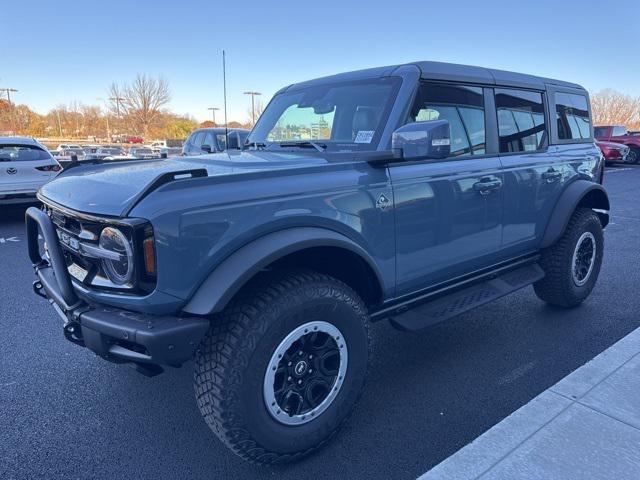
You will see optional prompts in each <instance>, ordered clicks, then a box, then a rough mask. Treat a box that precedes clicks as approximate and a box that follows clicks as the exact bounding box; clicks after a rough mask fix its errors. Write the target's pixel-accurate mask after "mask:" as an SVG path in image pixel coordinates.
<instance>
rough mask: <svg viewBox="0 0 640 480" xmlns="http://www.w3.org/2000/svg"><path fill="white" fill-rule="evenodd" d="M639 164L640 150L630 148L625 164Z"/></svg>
mask: <svg viewBox="0 0 640 480" xmlns="http://www.w3.org/2000/svg"><path fill="white" fill-rule="evenodd" d="M638 162H640V148H633V147H632V148H631V149H630V150H629V153H628V154H627V159H626V163H638Z"/></svg>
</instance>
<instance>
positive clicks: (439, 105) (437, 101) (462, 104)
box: [409, 84, 486, 157]
mask: <svg viewBox="0 0 640 480" xmlns="http://www.w3.org/2000/svg"><path fill="white" fill-rule="evenodd" d="M409 120H410V121H412V122H425V121H428V120H448V121H449V125H450V127H451V156H452V157H457V156H461V155H481V154H483V153H485V136H486V134H485V123H484V98H483V95H482V88H479V87H466V86H462V85H460V86H458V85H456V86H453V85H441V84H423V85H422V86H421V87H420V90H419V91H418V96H417V98H416V103H415V105H414V108H413V110H412V111H411V113H410V118H409Z"/></svg>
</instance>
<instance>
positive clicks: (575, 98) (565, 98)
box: [555, 92, 591, 140]
mask: <svg viewBox="0 0 640 480" xmlns="http://www.w3.org/2000/svg"><path fill="white" fill-rule="evenodd" d="M555 100H556V119H557V121H558V139H560V140H580V139H585V138H591V122H590V119H589V105H588V104H587V97H585V96H584V95H575V94H573V93H563V92H557V93H556V94H555Z"/></svg>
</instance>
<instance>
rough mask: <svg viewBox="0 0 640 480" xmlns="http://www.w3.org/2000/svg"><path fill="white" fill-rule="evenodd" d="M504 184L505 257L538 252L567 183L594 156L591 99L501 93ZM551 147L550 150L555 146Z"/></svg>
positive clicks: (515, 91) (531, 92) (527, 92)
mask: <svg viewBox="0 0 640 480" xmlns="http://www.w3.org/2000/svg"><path fill="white" fill-rule="evenodd" d="M495 92H496V96H495V103H496V108H497V117H498V133H499V138H500V160H501V162H502V165H503V168H504V170H503V171H504V179H505V191H504V195H505V216H504V230H503V248H504V254H505V255H511V256H513V255H517V254H523V253H528V252H529V251H532V250H535V249H537V248H538V247H539V245H540V242H541V241H542V238H543V236H544V232H545V230H546V228H547V225H548V223H549V219H550V218H551V214H552V213H553V209H554V208H555V206H556V205H557V202H558V199H559V198H560V195H561V194H562V192H563V191H564V189H565V188H566V186H567V184H568V183H570V182H571V181H573V180H574V179H575V177H576V175H578V174H579V171H580V170H581V168H582V167H581V165H582V162H584V161H585V160H588V159H589V158H590V157H591V156H592V155H595V154H596V152H597V148H596V147H595V145H594V143H593V137H592V136H591V124H590V120H589V107H588V102H587V98H586V96H584V95H582V96H578V97H576V96H575V95H569V94H568V93H567V92H564V91H562V90H558V89H555V88H550V89H548V90H547V91H546V92H542V91H534V90H521V89H507V88H496V90H495ZM550 144H551V145H550Z"/></svg>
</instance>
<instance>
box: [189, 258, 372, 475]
mask: <svg viewBox="0 0 640 480" xmlns="http://www.w3.org/2000/svg"><path fill="white" fill-rule="evenodd" d="M315 320H318V321H320V320H321V321H325V322H328V323H331V324H332V325H335V326H336V327H337V328H339V330H340V331H341V332H342V334H343V337H344V341H345V344H346V345H347V346H348V362H347V365H348V368H347V371H346V372H345V374H344V381H343V382H344V383H342V385H341V388H340V389H339V391H338V393H337V395H336V396H335V398H334V399H333V401H332V402H331V403H330V404H329V406H328V407H327V409H326V410H325V411H323V412H322V413H320V414H319V415H318V416H317V417H316V418H314V419H313V420H311V421H309V422H307V423H304V424H302V425H283V424H281V423H279V422H277V421H276V420H275V419H274V418H273V417H272V415H271V414H270V412H269V411H268V410H267V407H266V405H265V400H264V394H263V385H264V382H265V371H266V369H267V366H268V365H269V362H270V359H271V356H272V355H273V354H274V352H275V350H276V348H277V346H278V345H279V344H280V342H282V341H283V339H284V338H285V337H286V336H287V335H288V334H289V333H290V332H292V331H293V330H294V329H295V328H297V327H299V326H300V325H303V324H306V323H308V322H311V321H315ZM370 345H371V342H370V337H369V326H368V315H367V310H366V307H365V305H364V304H363V302H362V300H361V299H360V297H359V296H358V295H357V294H356V293H355V292H354V291H353V290H352V289H351V288H349V287H348V286H347V285H345V284H344V283H342V282H340V281H338V280H336V279H334V278H332V277H330V276H327V275H324V274H319V273H316V272H312V271H306V270H305V271H300V270H298V271H283V272H272V273H269V274H266V275H265V276H263V277H262V278H259V279H256V280H252V281H251V282H250V283H249V285H247V286H246V287H245V288H244V289H243V290H242V291H241V292H240V293H239V294H238V296H237V297H236V298H235V299H234V300H232V302H231V303H230V304H229V305H228V307H227V308H226V309H225V310H224V311H223V312H222V313H220V314H219V315H217V316H216V318H214V319H213V320H212V326H211V328H210V330H209V332H208V333H207V335H206V336H205V338H204V339H203V341H202V343H201V345H200V347H199V349H198V351H197V352H196V356H195V372H194V386H195V393H196V400H197V404H198V407H199V409H200V412H201V413H202V415H203V417H204V419H205V421H206V422H207V424H208V425H209V427H210V428H211V429H212V430H213V431H214V433H215V434H216V435H217V436H218V437H219V438H220V440H222V442H223V443H224V444H225V445H227V447H229V448H230V449H231V450H232V451H233V452H235V453H236V454H237V455H239V456H240V457H242V458H243V459H245V460H248V461H250V462H254V463H285V462H290V461H294V460H297V459H299V458H301V457H303V456H305V455H307V454H309V453H310V452H312V451H314V450H316V449H318V448H319V447H321V446H322V445H323V444H324V443H325V442H327V440H329V439H330V438H331V437H332V436H333V435H334V434H335V432H336V431H337V430H338V429H339V427H340V426H341V425H342V424H343V423H344V421H345V420H346V418H347V417H348V415H349V414H350V412H351V411H352V410H353V407H354V406H355V404H356V402H357V401H358V399H359V397H360V394H361V392H362V388H363V386H364V382H365V377H366V374H367V366H368V359H369V355H370Z"/></svg>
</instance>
